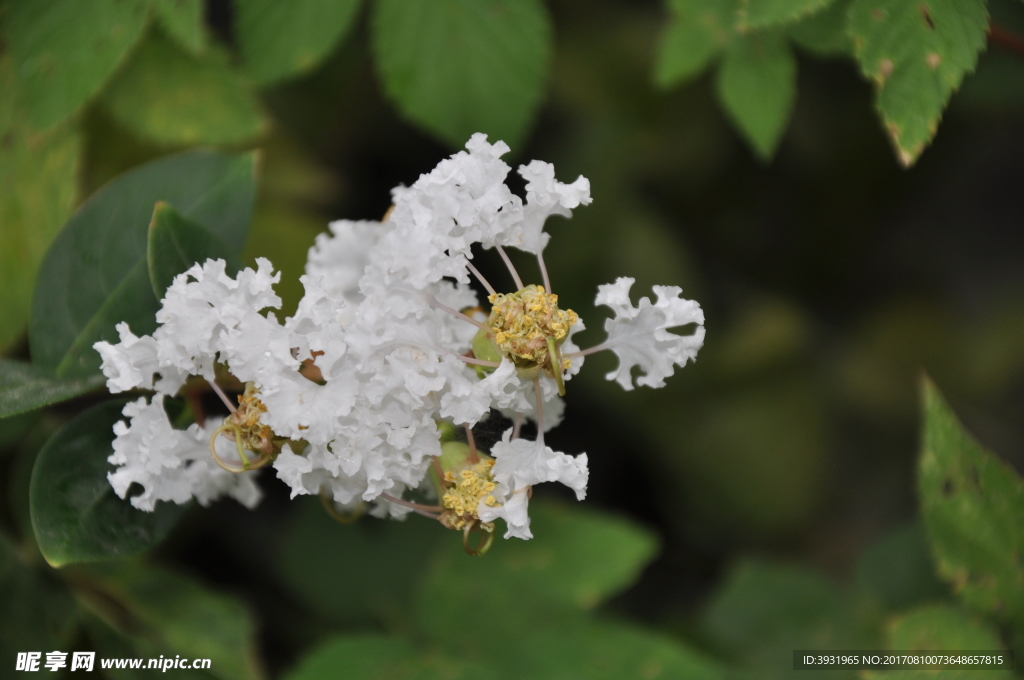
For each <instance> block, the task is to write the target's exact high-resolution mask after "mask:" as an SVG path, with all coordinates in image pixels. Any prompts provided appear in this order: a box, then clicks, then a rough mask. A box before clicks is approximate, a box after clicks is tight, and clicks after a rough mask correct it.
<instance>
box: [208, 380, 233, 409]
mask: <svg viewBox="0 0 1024 680" xmlns="http://www.w3.org/2000/svg"><path fill="white" fill-rule="evenodd" d="M209 383H210V387H212V388H213V391H214V392H216V393H217V396H218V397H220V400H221V401H223V402H224V405H225V406H227V407H228V410H229V411H231V412H232V413H234V412H235V411H237V410H238V409H236V408H235V405H234V404H232V403H231V400H230V399H228V395H226V394H224V390H222V389H221V388H220V385H218V384H217V381H216V380H210V381H209Z"/></svg>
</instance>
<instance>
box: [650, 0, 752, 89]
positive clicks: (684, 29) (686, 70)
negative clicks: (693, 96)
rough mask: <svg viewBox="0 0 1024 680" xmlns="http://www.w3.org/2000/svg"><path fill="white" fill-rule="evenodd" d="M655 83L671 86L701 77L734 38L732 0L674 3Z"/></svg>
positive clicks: (734, 7) (674, 1)
mask: <svg viewBox="0 0 1024 680" xmlns="http://www.w3.org/2000/svg"><path fill="white" fill-rule="evenodd" d="M671 7H672V19H671V20H670V21H669V24H668V28H666V29H665V34H664V35H663V36H662V38H661V47H660V50H659V54H658V63H657V65H656V67H655V72H654V81H655V82H656V83H657V84H658V85H660V86H662V87H670V86H672V85H675V84H677V83H680V82H682V81H685V80H687V79H689V78H693V77H695V76H697V75H698V74H700V72H701V71H703V70H704V69H705V68H707V66H708V64H710V63H711V61H712V59H714V58H715V57H716V56H717V55H718V54H719V53H720V52H721V51H722V50H723V49H724V48H725V47H726V46H727V45H728V44H729V42H730V41H731V40H732V38H733V27H732V26H733V14H734V12H735V9H736V2H735V0H696V1H695V2H690V1H688V0H673V1H672V2H671Z"/></svg>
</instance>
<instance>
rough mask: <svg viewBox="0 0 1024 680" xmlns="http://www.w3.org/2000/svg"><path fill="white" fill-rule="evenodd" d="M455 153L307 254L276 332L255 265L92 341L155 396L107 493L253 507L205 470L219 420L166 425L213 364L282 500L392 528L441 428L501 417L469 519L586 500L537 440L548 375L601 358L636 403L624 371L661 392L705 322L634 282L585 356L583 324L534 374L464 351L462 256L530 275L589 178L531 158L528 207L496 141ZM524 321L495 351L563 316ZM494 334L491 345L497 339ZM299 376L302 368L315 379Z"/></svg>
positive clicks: (663, 292)
mask: <svg viewBox="0 0 1024 680" xmlns="http://www.w3.org/2000/svg"><path fill="white" fill-rule="evenodd" d="M466 148H467V151H462V152H459V153H457V154H455V155H454V156H452V157H451V158H448V159H446V160H444V161H442V162H441V163H440V164H439V165H438V166H437V167H436V168H435V169H434V170H433V171H432V172H430V173H429V174H425V175H423V176H421V177H420V178H419V180H418V181H417V182H416V183H415V184H413V185H412V186H411V187H398V188H396V189H395V190H394V191H393V201H394V209H393V210H392V211H391V212H390V213H389V215H388V216H387V217H386V218H385V220H384V221H383V222H380V223H378V222H353V221H338V222H334V223H332V224H331V225H330V229H331V234H330V235H329V236H328V235H326V234H324V235H322V236H321V237H320V238H318V239H317V242H316V244H315V245H314V247H313V248H312V249H311V250H310V253H309V261H308V263H307V266H306V275H305V276H303V277H302V279H301V280H302V283H303V285H304V286H305V296H304V297H303V299H302V301H301V302H300V304H299V307H298V310H297V312H296V314H295V316H293V317H291V318H289V319H287V320H285V321H284V322H283V323H282V322H279V321H278V320H277V318H276V317H275V316H274V314H273V313H266V314H264V312H265V310H266V309H267V308H276V307H279V306H280V303H281V301H280V299H279V298H278V297H277V296H276V295H275V294H274V292H273V287H272V286H273V284H274V283H276V282H277V280H278V279H279V277H280V274H277V275H272V268H271V264H270V262H268V261H267V260H264V259H260V260H259V261H258V268H257V269H256V270H255V271H254V270H252V269H246V270H243V271H242V272H240V273H239V274H238V275H237V276H236V277H231V276H229V275H227V274H226V273H225V265H224V262H223V261H219V260H218V261H207V262H206V263H204V264H201V265H198V264H197V265H195V266H194V267H192V268H191V269H190V270H189V271H187V272H186V273H184V274H181V275H179V276H178V277H177V278H176V279H175V280H174V283H173V285H172V286H171V287H170V288H169V289H168V290H167V295H166V297H165V298H164V300H163V303H162V308H161V310H160V312H159V313H158V314H157V321H158V322H159V324H160V326H159V328H158V329H157V330H156V331H155V332H154V333H153V335H152V336H144V337H136V336H134V335H133V334H132V333H131V331H130V329H129V328H128V326H127V325H126V324H120V325H119V326H118V331H119V333H120V336H121V341H120V342H119V343H117V344H109V343H106V342H100V343H97V344H96V345H95V347H96V349H97V350H98V351H99V353H100V354H101V356H102V358H103V371H104V373H105V374H106V376H107V378H108V383H107V384H108V386H109V388H110V390H111V391H114V392H121V391H126V390H132V389H139V388H141V389H145V390H154V391H155V392H156V396H155V397H153V398H152V400H151V401H150V402H147V401H146V399H145V398H142V399H139V400H138V401H136V402H133V403H130V404H129V405H128V406H126V407H125V410H124V415H125V416H126V417H127V418H129V419H130V424H126V423H124V422H122V423H119V424H118V425H117V427H116V428H115V433H116V435H117V439H116V441H115V443H114V448H115V453H114V455H113V456H111V459H110V460H111V462H112V463H114V464H115V465H117V466H118V468H117V470H116V471H115V472H113V473H111V475H110V481H111V484H112V485H113V487H114V489H115V490H116V491H117V493H118V494H119V495H120V496H121V497H125V495H126V493H127V490H128V486H129V484H130V483H132V482H136V483H138V484H139V485H141V486H142V487H143V489H144V492H143V493H142V495H138V496H135V497H133V498H132V503H133V504H134V505H135V506H136V507H139V508H142V509H144V510H151V509H152V508H153V504H154V503H155V501H156V500H170V501H174V502H177V503H181V502H184V501H186V500H188V499H189V498H191V497H195V498H197V499H198V500H199V501H200V502H202V503H205V502H207V501H209V500H211V499H213V498H215V497H217V496H219V495H224V494H228V495H232V496H234V497H235V498H237V499H239V500H240V501H242V502H243V503H245V504H247V505H251V504H254V503H255V502H257V501H258V495H259V492H258V489H257V488H256V487H255V486H254V484H253V482H252V473H245V474H238V475H234V474H231V473H230V472H225V471H223V470H220V469H219V468H217V467H216V466H214V465H212V464H211V462H210V456H209V452H208V450H207V448H206V442H207V440H208V439H209V437H210V435H211V434H213V433H214V432H216V431H217V427H218V426H219V425H220V422H213V421H212V420H211V421H208V422H207V423H206V424H205V428H200V427H199V426H198V425H193V426H192V427H191V428H190V429H189V430H188V431H187V432H186V431H180V430H175V429H173V428H172V427H171V424H170V423H169V421H168V420H167V415H166V413H165V411H164V409H163V400H164V398H165V397H167V396H173V395H175V394H176V393H178V391H179V390H180V389H181V388H182V386H183V385H184V382H185V380H186V379H187V378H188V377H189V376H202V377H203V378H205V379H206V380H207V381H209V382H210V383H213V382H214V380H215V364H223V365H225V366H226V367H227V370H228V371H230V373H231V374H232V375H233V376H234V377H235V378H237V379H238V381H241V382H243V383H251V384H252V385H253V386H254V387H255V388H256V390H257V392H256V394H257V395H258V399H259V402H260V403H261V404H262V406H263V407H265V411H264V412H262V416H261V417H260V422H259V425H260V426H261V427H268V428H269V429H270V430H271V431H272V433H273V435H274V437H276V438H277V440H276V441H278V442H279V446H278V448H277V449H275V450H274V454H273V467H274V468H275V470H276V472H277V476H278V477H279V478H280V479H282V480H283V481H284V482H285V483H286V484H288V485H289V486H290V487H291V489H292V495H293V497H294V496H295V495H297V494H318V493H324V494H329V496H330V498H332V499H333V500H334V501H335V503H337V504H338V505H340V506H343V507H350V508H351V507H354V506H356V505H358V504H359V503H363V502H366V503H369V502H373V503H374V504H375V507H374V512H376V513H378V514H391V515H394V516H403V515H404V514H405V513H407V512H409V511H410V508H414V507H415V504H410V503H406V502H403V499H402V495H403V493H405V492H406V491H407V490H411V489H417V488H420V487H421V486H424V485H425V479H427V471H428V468H429V467H430V466H431V464H432V462H435V461H437V460H438V458H439V456H440V455H441V444H440V440H439V430H438V423H439V422H440V421H448V422H450V423H453V424H455V425H460V426H462V425H464V426H469V427H472V426H473V425H474V424H476V423H477V422H479V421H480V420H481V419H483V418H486V417H487V416H488V414H489V412H490V411H491V409H497V410H501V411H502V412H503V413H505V414H507V415H510V416H512V417H513V418H514V419H516V427H515V428H514V431H513V429H509V430H508V431H507V432H505V434H504V437H503V439H502V441H501V442H499V443H498V444H496V445H495V446H494V447H493V449H492V451H491V455H493V457H494V461H495V462H494V465H493V477H492V478H490V479H491V481H492V482H493V483H491V484H488V485H487V489H488V496H487V498H486V500H485V499H484V498H481V500H480V503H479V507H478V508H477V510H476V513H475V515H477V516H478V517H479V520H480V521H481V522H492V521H493V520H495V519H497V518H498V517H501V518H503V519H504V520H505V522H506V524H507V525H508V532H507V534H506V537H507V536H518V537H520V538H530V537H531V533H530V529H529V517H528V515H527V502H528V497H529V494H528V493H526V492H527V491H528V490H529V488H530V487H531V486H532V485H534V484H538V483H540V482H552V481H557V482H561V483H563V484H565V485H567V486H569V487H571V488H572V489H574V490H575V491H576V494H577V496H578V497H579V498H581V499H582V498H583V497H584V495H585V493H586V485H587V474H588V473H587V458H586V454H581V455H579V456H576V457H573V456H570V455H567V454H564V453H559V452H556V451H553V450H552V449H551V448H549V447H547V446H546V445H545V444H544V439H543V433H544V431H545V430H548V429H550V428H551V427H552V426H554V425H555V424H557V422H558V420H560V417H561V412H562V406H561V402H560V397H559V396H558V389H559V385H560V383H561V380H559V381H557V383H558V384H556V381H555V380H552V379H551V377H553V376H556V375H557V377H559V378H560V379H564V380H568V379H569V378H571V377H572V375H574V374H575V373H576V372H578V371H579V368H580V365H581V364H582V362H583V355H584V354H587V353H589V352H590V351H596V350H598V349H610V350H611V351H613V352H615V353H616V354H617V355H618V356H619V359H620V366H619V368H618V370H616V371H615V372H613V373H611V374H609V376H608V378H609V379H615V380H617V381H618V382H619V383H620V384H622V386H623V387H624V388H626V389H632V386H633V385H632V377H631V370H632V368H633V367H634V366H639V368H640V370H641V371H643V375H641V376H640V377H639V379H638V381H637V382H638V383H639V384H642V385H648V386H651V387H660V386H662V385H663V384H664V378H665V377H667V376H669V375H671V374H672V372H673V370H674V366H675V365H679V366H682V365H684V364H685V363H686V362H687V361H689V360H692V359H694V357H695V355H696V352H697V350H698V349H699V348H700V346H701V344H702V342H703V337H704V329H703V321H704V319H703V314H702V312H701V310H700V307H699V306H698V305H697V304H696V303H694V302H692V301H689V300H683V299H680V298H679V294H680V292H681V291H680V289H679V288H675V287H657V288H655V292H656V294H657V295H658V302H657V303H656V304H651V303H650V301H649V300H648V299H646V298H644V299H642V300H641V301H640V304H639V307H633V305H632V303H631V302H630V300H629V288H630V286H631V285H632V283H633V280H632V279H619V280H618V281H617V282H616V283H614V284H609V285H605V286H601V287H600V292H599V293H598V296H597V302H598V303H599V304H604V305H607V306H609V307H611V308H612V309H613V310H614V312H615V314H616V316H615V317H614V318H612V319H609V320H608V321H607V322H606V324H605V329H606V331H607V332H608V339H607V340H606V341H605V342H604V343H602V344H601V345H599V346H597V347H595V348H592V350H586V351H583V352H581V351H580V350H579V348H577V347H576V346H575V345H574V344H573V342H572V337H571V336H572V334H573V333H575V332H576V331H578V330H580V329H582V328H583V323H582V321H578V320H577V318H576V316H575V314H572V313H571V312H569V313H568V314H570V315H571V319H570V321H569V322H568V323H569V324H571V325H572V327H571V329H569V330H568V331H567V332H566V331H565V330H564V329H562V330H560V331H559V332H560V333H561V335H559V336H558V342H557V346H558V348H557V350H555V351H554V354H553V356H549V355H548V354H543V356H544V357H546V358H545V359H543V361H546V362H547V363H546V364H544V365H543V366H538V367H534V370H533V371H532V372H530V371H529V370H525V369H524V365H525V364H524V360H523V359H522V356H521V355H520V356H513V355H511V354H507V353H506V354H503V355H501V357H500V362H499V361H490V360H485V359H482V358H476V357H474V355H473V354H472V352H470V351H469V350H470V348H471V347H474V346H475V345H474V338H476V337H478V335H479V334H480V333H482V332H484V331H481V330H480V329H481V328H483V329H484V330H485V331H487V330H488V327H487V325H486V324H485V323H483V321H484V319H485V318H486V315H485V314H481V313H479V312H477V313H476V314H475V316H466V315H467V314H472V312H470V311H469V310H471V309H473V308H477V307H478V306H479V300H478V299H477V295H476V293H475V292H474V290H473V289H472V288H471V287H470V276H471V274H472V275H476V276H479V275H478V273H477V271H476V270H475V268H473V267H472V265H471V264H470V260H471V259H472V258H473V252H472V247H473V246H474V245H478V246H480V247H482V248H484V249H488V248H497V249H498V250H499V251H500V252H501V254H502V256H503V257H504V252H503V250H502V248H503V247H515V248H519V249H521V250H524V251H527V252H529V253H533V254H535V255H537V256H538V258H539V261H540V262H541V266H542V268H543V266H544V265H543V259H542V257H540V256H541V253H542V251H543V249H544V247H545V245H546V244H547V241H548V239H549V236H548V234H546V233H545V232H544V231H543V227H544V223H545V221H546V219H547V218H548V217H549V216H550V215H562V216H566V217H568V216H570V215H571V210H572V209H573V208H576V207H578V206H580V205H587V204H589V203H590V201H591V199H590V185H589V182H588V181H587V180H586V179H584V178H582V177H580V178H579V179H577V180H576V181H575V182H574V183H572V184H563V183H561V182H558V181H556V180H555V178H554V168H553V166H552V165H550V164H548V163H543V162H539V161H534V162H532V163H530V164H529V165H526V166H523V167H521V168H520V169H519V173H520V174H521V175H522V176H523V177H524V178H525V179H526V180H527V184H526V200H525V202H524V201H523V200H522V199H520V198H519V197H518V196H516V195H515V194H513V193H512V192H511V191H510V190H509V188H508V187H507V186H506V185H505V183H504V180H505V178H506V176H507V174H508V172H509V170H510V168H509V166H508V165H506V164H505V163H504V162H503V161H502V160H501V159H500V157H501V156H502V155H503V154H504V153H506V152H507V151H508V150H509V149H508V147H507V146H506V145H505V144H504V143H503V142H498V143H496V144H489V143H488V142H487V138H486V136H485V135H482V134H477V135H474V136H473V138H472V139H471V140H470V141H469V143H468V144H467V145H466ZM514 276H516V278H518V277H517V275H515V274H514ZM545 278H546V274H545ZM481 280H482V278H481ZM483 284H484V285H485V286H486V287H487V288H488V289H489V290H491V289H490V286H489V284H487V283H486V282H483ZM539 290H540V292H541V293H544V290H543V289H542V288H541V289H539ZM492 292H493V291H492ZM548 292H549V293H550V291H548ZM496 297H501V296H496V295H492V296H491V300H492V302H493V300H494V299H495V298H496ZM549 297H550V298H551V299H553V300H557V298H555V297H554V296H549ZM531 299H532V298H531ZM541 299H543V298H541ZM523 309H524V310H525V311H524V312H523V313H522V314H521V315H520V317H518V318H517V323H519V326H517V327H516V328H526V329H527V330H519V331H517V330H509V331H508V332H509V333H511V334H512V335H510V336H509V337H512V336H514V337H512V339H513V340H515V339H516V338H520V337H521V338H522V340H523V342H526V343H528V342H531V341H535V340H536V339H537V338H538V337H539V338H540V340H539V341H538V342H535V345H536V346H538V347H541V350H540V352H541V353H543V352H544V349H543V348H544V347H545V345H544V342H547V343H548V344H547V345H546V347H548V348H552V349H553V348H554V347H555V346H554V345H553V344H552V343H553V342H554V341H553V340H551V339H549V338H548V337H547V336H544V335H543V332H541V331H537V330H536V329H537V328H540V327H541V326H538V325H537V324H538V323H539V322H538V321H537V319H539V318H540V317H539V316H538V315H540V314H541V313H543V314H546V315H547V316H545V319H549V320H550V319H551V318H556V317H554V316H552V315H553V314H555V313H557V314H563V315H564V314H565V313H564V312H559V311H558V310H557V309H555V308H554V307H550V306H549V307H546V308H543V309H541V311H540V312H536V313H535V312H532V311H530V310H531V309H534V308H531V307H529V306H528V305H527V306H526V307H523ZM537 309H540V308H539V307H538V308H537ZM458 310H465V313H462V312H460V311H458ZM552 310H554V311H552ZM531 314H534V316H536V318H534V316H531ZM513 316H514V315H513ZM557 318H559V319H561V318H564V317H557ZM524 324H525V325H524ZM688 324H696V325H697V328H696V332H695V333H694V334H692V335H686V336H682V335H677V334H674V333H671V332H669V330H668V329H670V328H674V327H678V326H685V325H688ZM563 325H564V324H563ZM552 327H555V328H558V326H557V324H555V325H554V326H552ZM543 328H548V327H547V326H543ZM531 329H532V330H531ZM488 332H489V333H490V334H489V335H488V337H489V338H493V336H494V331H493V329H490V331H488ZM517 332H518V333H520V335H519V336H516V335H515V333H517ZM544 332H553V331H544ZM528 333H532V335H528ZM538 333H541V334H540V335H538ZM509 342H511V340H510V341H509ZM530 356H534V355H530ZM536 356H542V354H536ZM538 361H540V360H538ZM527 363H528V362H527ZM303 367H305V368H306V369H309V368H310V367H313V368H315V369H316V374H315V375H314V376H313V377H314V379H310V377H308V376H310V372H309V371H308V370H300V369H302V368H303ZM541 368H544V369H545V370H546V373H545V372H542V371H541V370H540V369H541ZM538 400H540V402H541V403H540V404H537V401H538ZM538 406H539V407H540V408H538ZM525 417H528V418H531V419H533V420H535V421H537V423H538V425H539V427H538V437H537V440H536V441H528V440H525V439H521V438H519V437H518V432H519V427H518V425H519V423H521V422H522V419H523V418H525ZM225 422H227V421H225ZM222 429H223V428H222ZM237 436H239V437H240V436H241V435H240V434H239V435H237ZM286 440H287V441H286ZM214 446H216V447H217V450H218V452H219V455H221V456H222V457H225V458H226V457H229V455H230V454H231V452H232V451H234V449H235V446H234V445H233V444H232V443H231V442H230V441H226V440H224V438H223V437H220V438H218V442H217V443H215V444H214ZM221 447H224V448H223V451H221ZM239 451H240V449H239ZM204 452H205V453H204Z"/></svg>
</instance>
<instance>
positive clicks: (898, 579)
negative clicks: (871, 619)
mask: <svg viewBox="0 0 1024 680" xmlns="http://www.w3.org/2000/svg"><path fill="white" fill-rule="evenodd" d="M857 581H858V583H859V584H860V585H861V587H862V588H864V590H866V591H867V592H869V593H871V594H872V595H873V596H874V597H876V598H878V600H879V601H880V602H881V603H882V604H883V605H884V606H885V607H886V608H888V609H890V610H900V609H906V608H908V607H910V606H912V605H915V604H918V603H921V602H924V601H926V600H934V599H939V598H941V597H943V596H945V595H946V594H947V590H946V588H945V586H944V585H943V583H942V582H941V581H940V580H939V579H938V578H937V577H936V576H935V567H934V565H933V564H932V557H931V552H930V549H929V546H928V537H927V536H926V535H925V530H924V526H923V525H921V524H920V523H918V522H915V523H913V524H908V525H906V526H903V527H900V528H899V529H896V530H894V531H892V532H890V533H888V534H886V535H885V536H883V537H882V538H881V539H880V540H879V541H878V542H876V543H875V544H874V545H872V546H871V547H870V548H868V549H867V550H866V551H865V552H864V554H863V555H862V556H861V558H860V560H858V561H857Z"/></svg>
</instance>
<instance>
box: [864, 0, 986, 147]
mask: <svg viewBox="0 0 1024 680" xmlns="http://www.w3.org/2000/svg"><path fill="white" fill-rule="evenodd" d="M987 30H988V10H987V8H986V3H985V0H924V2H920V3H913V2H907V1H906V0H854V2H853V4H852V5H851V6H850V15H849V31H850V34H851V36H852V37H853V41H854V47H855V52H856V55H857V59H858V60H859V61H860V65H861V71H862V72H863V73H864V75H865V76H866V77H868V78H871V79H872V80H874V81H875V89H876V94H877V98H876V104H877V107H878V111H879V113H880V114H881V116H882V121H883V124H884V125H885V129H886V130H887V131H888V132H889V137H890V139H891V140H892V143H893V146H894V147H895V150H896V154H897V156H898V157H899V159H900V162H901V163H903V165H906V166H910V165H913V163H914V162H915V161H916V160H917V158H918V156H920V155H921V152H922V151H923V150H924V148H925V146H927V145H928V144H929V143H931V140H932V138H933V137H934V136H935V131H936V130H937V129H938V123H939V120H940V119H941V118H942V111H943V109H945V108H946V104H947V103H949V98H950V97H951V96H952V94H953V92H955V91H956V89H957V88H958V87H960V83H961V82H962V81H963V78H964V75H966V74H967V73H971V72H972V71H974V67H975V65H976V64H977V62H978V54H979V53H980V52H981V50H983V49H984V48H985V43H986V31H987ZM886 63H888V64H891V65H892V66H891V69H890V72H889V73H886V74H884V76H883V74H882V73H881V70H882V65H883V64H886ZM880 76H883V77H880Z"/></svg>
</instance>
